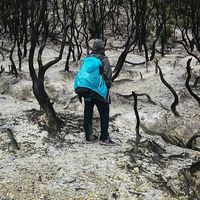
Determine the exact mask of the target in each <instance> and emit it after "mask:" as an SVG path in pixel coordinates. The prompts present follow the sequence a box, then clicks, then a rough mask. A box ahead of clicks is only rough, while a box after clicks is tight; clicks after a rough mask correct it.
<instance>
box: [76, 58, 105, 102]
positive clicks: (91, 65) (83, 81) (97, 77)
mask: <svg viewBox="0 0 200 200" xmlns="http://www.w3.org/2000/svg"><path fill="white" fill-rule="evenodd" d="M81 61H82V63H81V67H80V70H79V72H78V74H77V75H76V77H75V80H74V90H75V91H76V89H77V88H78V87H80V88H87V89H90V90H92V91H94V92H96V93H97V94H99V95H100V96H101V97H103V99H104V100H105V101H106V100H107V95H108V89H107V86H106V83H105V81H104V79H103V77H102V75H101V71H102V70H101V68H102V67H103V66H102V62H101V60H100V59H98V58H95V57H93V56H91V57H86V58H83V59H82V60H81Z"/></svg>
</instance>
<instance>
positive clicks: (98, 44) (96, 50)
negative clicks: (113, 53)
mask: <svg viewBox="0 0 200 200" xmlns="http://www.w3.org/2000/svg"><path fill="white" fill-rule="evenodd" d="M92 54H105V47H104V43H103V41H102V40H101V39H96V40H95V41H94V43H93V47H92Z"/></svg>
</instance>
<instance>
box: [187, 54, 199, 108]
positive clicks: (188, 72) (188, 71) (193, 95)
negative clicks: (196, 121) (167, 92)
mask: <svg viewBox="0 0 200 200" xmlns="http://www.w3.org/2000/svg"><path fill="white" fill-rule="evenodd" d="M191 60H192V58H190V59H188V61H187V67H186V70H187V74H188V76H187V79H186V83H185V86H186V88H187V90H188V92H189V93H190V94H191V96H192V97H194V98H195V99H196V100H197V102H198V104H199V106H200V97H198V96H197V95H196V94H195V93H194V92H193V91H192V89H191V87H190V84H189V83H190V78H191V67H190V62H191Z"/></svg>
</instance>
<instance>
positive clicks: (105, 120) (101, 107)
mask: <svg viewBox="0 0 200 200" xmlns="http://www.w3.org/2000/svg"><path fill="white" fill-rule="evenodd" d="M96 106H97V109H98V111H99V115H100V123H101V135H100V140H106V139H108V137H109V133H108V127H109V110H110V109H109V104H108V103H104V102H102V101H100V100H96Z"/></svg>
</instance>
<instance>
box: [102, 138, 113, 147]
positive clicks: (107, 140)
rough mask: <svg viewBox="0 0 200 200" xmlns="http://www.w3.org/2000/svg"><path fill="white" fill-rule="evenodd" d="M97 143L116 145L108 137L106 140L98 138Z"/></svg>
mask: <svg viewBox="0 0 200 200" xmlns="http://www.w3.org/2000/svg"><path fill="white" fill-rule="evenodd" d="M99 144H101V145H105V146H116V145H117V143H116V142H114V141H112V140H111V139H110V138H108V139H106V140H99Z"/></svg>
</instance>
